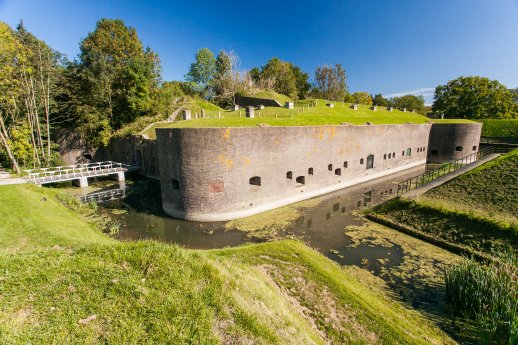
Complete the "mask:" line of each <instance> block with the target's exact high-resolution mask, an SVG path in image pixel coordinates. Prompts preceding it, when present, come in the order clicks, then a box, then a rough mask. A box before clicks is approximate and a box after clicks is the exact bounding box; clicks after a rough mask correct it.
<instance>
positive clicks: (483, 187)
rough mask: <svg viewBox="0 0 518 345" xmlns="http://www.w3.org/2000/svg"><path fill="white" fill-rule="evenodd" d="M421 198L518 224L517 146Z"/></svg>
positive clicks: (443, 205) (436, 203)
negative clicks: (515, 148)
mask: <svg viewBox="0 0 518 345" xmlns="http://www.w3.org/2000/svg"><path fill="white" fill-rule="evenodd" d="M419 200H422V201H426V202H428V203H433V204H435V205H438V206H441V207H447V208H449V209H453V210H457V211H462V212H471V213H474V214H477V215H480V216H483V217H487V218H493V219H496V220H499V221H502V222H504V223H505V222H508V223H509V222H510V223H515V224H516V225H517V226H518V202H517V200H518V150H514V151H511V152H509V153H507V154H505V155H502V156H500V157H498V158H497V159H495V160H492V161H490V162H487V163H485V164H483V165H481V166H479V167H478V168H476V169H473V170H471V171H470V172H468V173H466V174H463V175H461V176H459V177H458V178H456V179H453V180H451V181H450V182H448V183H446V184H444V185H442V186H439V187H438V188H435V189H433V190H431V191H429V192H428V193H426V194H425V195H424V196H422V197H421V198H419Z"/></svg>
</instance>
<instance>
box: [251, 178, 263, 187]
mask: <svg viewBox="0 0 518 345" xmlns="http://www.w3.org/2000/svg"><path fill="white" fill-rule="evenodd" d="M250 184H251V185H253V186H260V185H261V176H254V177H250Z"/></svg>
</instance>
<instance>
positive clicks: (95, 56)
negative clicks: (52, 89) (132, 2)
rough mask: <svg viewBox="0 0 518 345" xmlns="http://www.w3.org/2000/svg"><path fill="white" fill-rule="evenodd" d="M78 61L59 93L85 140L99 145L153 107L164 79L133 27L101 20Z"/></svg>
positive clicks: (72, 66) (155, 61)
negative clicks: (61, 92)
mask: <svg viewBox="0 0 518 345" xmlns="http://www.w3.org/2000/svg"><path fill="white" fill-rule="evenodd" d="M80 49H81V52H80V54H79V60H78V61H77V62H73V63H70V64H69V66H68V68H67V70H68V71H67V73H65V75H66V76H67V78H66V80H64V81H63V85H64V87H66V88H68V89H70V90H71V92H68V91H64V94H62V95H61V96H60V97H61V98H62V99H63V100H64V104H66V108H67V112H68V114H69V115H70V117H72V118H73V119H74V125H75V128H76V129H77V130H78V131H79V132H80V133H81V135H82V136H83V139H85V141H86V142H87V143H88V144H90V145H92V146H98V145H102V144H105V143H107V141H108V139H109V134H110V133H111V132H112V131H114V130H117V129H119V128H120V127H122V126H123V125H124V124H127V123H130V122H132V121H133V120H135V119H136V118H137V117H138V116H142V115H146V114H148V113H150V112H151V111H152V106H153V98H154V97H155V95H156V92H157V88H158V85H159V83H160V62H159V59H158V56H157V55H156V54H155V53H154V52H153V51H151V49H149V48H146V49H144V47H143V45H142V42H141V41H140V39H139V37H138V35H137V31H136V30H135V28H132V27H128V26H126V25H125V24H124V22H123V21H122V20H119V19H101V20H100V21H98V22H97V24H96V28H95V30H94V31H93V32H90V33H89V34H88V35H87V37H86V38H85V39H84V40H83V41H82V42H81V45H80Z"/></svg>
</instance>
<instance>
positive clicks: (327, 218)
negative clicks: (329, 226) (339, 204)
mask: <svg viewBox="0 0 518 345" xmlns="http://www.w3.org/2000/svg"><path fill="white" fill-rule="evenodd" d="M329 219H331V212H327V213H326V220H329Z"/></svg>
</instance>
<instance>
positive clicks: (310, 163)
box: [157, 124, 431, 221]
mask: <svg viewBox="0 0 518 345" xmlns="http://www.w3.org/2000/svg"><path fill="white" fill-rule="evenodd" d="M430 128H431V125H430V124H419V125H418V124H402V125H371V126H318V127H309V126H307V127H262V128H261V127H247V128H159V129H157V145H158V157H159V161H160V166H159V169H160V174H159V175H160V180H161V186H162V201H163V207H164V211H165V212H166V213H167V214H169V215H171V216H173V217H177V218H182V219H187V220H197V221H223V220H230V219H235V218H241V217H246V216H250V215H253V214H257V213H260V212H264V211H267V210H271V209H274V208H277V207H280V206H284V205H287V204H291V203H294V202H298V201H301V200H304V199H309V198H312V197H315V196H318V195H322V194H325V193H329V192H332V191H335V190H338V189H342V188H345V187H347V186H351V185H355V184H358V183H361V182H365V181H368V180H372V179H375V178H379V177H382V176H386V175H389V174H392V173H395V172H399V171H403V170H405V169H409V168H413V167H417V166H420V165H423V164H425V163H426V148H427V145H428V137H429V133H430ZM408 149H411V150H410V151H411V154H410V155H408V154H407V152H408ZM418 149H419V150H418ZM369 155H373V156H374V161H373V166H372V168H369V169H367V165H368V163H369V161H368V156H369ZM389 155H390V157H391V158H388V157H389ZM289 172H291V174H290V173H289ZM290 177H291V178H290ZM254 178H255V179H254ZM258 178H260V185H254V184H253V183H255V184H257V183H258Z"/></svg>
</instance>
